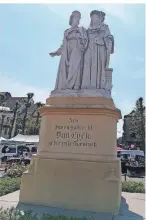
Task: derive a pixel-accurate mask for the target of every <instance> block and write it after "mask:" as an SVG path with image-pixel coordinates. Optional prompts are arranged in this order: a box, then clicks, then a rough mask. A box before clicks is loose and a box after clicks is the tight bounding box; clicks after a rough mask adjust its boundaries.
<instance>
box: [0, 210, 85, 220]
mask: <svg viewBox="0 0 146 220" xmlns="http://www.w3.org/2000/svg"><path fill="white" fill-rule="evenodd" d="M88 219H89V218H88ZM0 220H87V219H86V218H75V217H66V216H52V215H43V216H41V217H39V216H37V215H34V214H32V212H23V211H19V210H16V209H15V208H11V209H6V210H4V209H2V208H1V209H0Z"/></svg>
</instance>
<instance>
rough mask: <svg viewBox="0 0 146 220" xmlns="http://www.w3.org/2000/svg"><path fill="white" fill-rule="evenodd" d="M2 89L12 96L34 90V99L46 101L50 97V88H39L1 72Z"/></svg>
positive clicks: (0, 89)
mask: <svg viewBox="0 0 146 220" xmlns="http://www.w3.org/2000/svg"><path fill="white" fill-rule="evenodd" d="M0 91H1V92H10V93H11V95H12V96H16V97H18V96H26V94H27V93H28V92H33V93H34V94H35V95H34V100H35V101H41V102H45V101H46V98H48V97H49V93H50V90H49V89H46V88H42V89H41V88H37V87H35V86H31V85H27V84H25V83H23V82H19V81H17V79H14V78H10V77H7V76H5V75H4V74H2V73H0Z"/></svg>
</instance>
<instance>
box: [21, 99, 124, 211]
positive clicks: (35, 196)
mask: <svg viewBox="0 0 146 220" xmlns="http://www.w3.org/2000/svg"><path fill="white" fill-rule="evenodd" d="M40 112H41V115H42V120H41V130H40V143H39V149H38V153H37V156H36V157H34V158H33V160H32V164H31V167H30V169H29V170H28V172H26V173H24V174H23V177H22V185H21V190H20V202H21V203H28V204H36V205H44V206H52V207H60V208H67V209H76V210H85V211H93V212H107V213H118V210H119V207H120V201H121V168H120V161H119V160H118V159H117V151H116V142H117V141H116V126H117V120H118V119H119V118H120V117H121V114H120V111H119V110H118V109H117V108H116V107H115V105H114V103H113V100H112V99H106V98H95V97H92V98H91V97H90V98H87V97H86V98H81V97H80V98H75V97H74V98H71V97H64V98H57V97H56V98H55V97H54V98H50V99H48V100H47V105H46V106H44V107H42V109H41V110H40Z"/></svg>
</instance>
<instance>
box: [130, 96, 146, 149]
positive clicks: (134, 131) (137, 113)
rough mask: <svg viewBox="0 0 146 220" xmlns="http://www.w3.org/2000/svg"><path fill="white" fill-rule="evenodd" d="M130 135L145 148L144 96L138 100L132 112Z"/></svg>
mask: <svg viewBox="0 0 146 220" xmlns="http://www.w3.org/2000/svg"><path fill="white" fill-rule="evenodd" d="M130 135H131V136H132V137H134V138H135V139H136V141H137V142H140V147H141V149H142V150H144V149H145V106H144V102H143V98H139V99H138V100H137V101H136V105H135V108H134V110H133V111H132V113H131V123H130Z"/></svg>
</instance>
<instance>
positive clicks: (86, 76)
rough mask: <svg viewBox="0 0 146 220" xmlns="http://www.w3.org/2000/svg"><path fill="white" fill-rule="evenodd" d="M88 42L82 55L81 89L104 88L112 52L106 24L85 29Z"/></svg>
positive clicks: (112, 40) (112, 47)
mask: <svg viewBox="0 0 146 220" xmlns="http://www.w3.org/2000/svg"><path fill="white" fill-rule="evenodd" d="M87 33H88V38H89V44H88V47H87V50H86V52H85V55H84V69H83V80H82V86H81V88H82V89H85V88H92V89H104V87H105V83H106V68H108V63H109V56H110V54H112V53H113V52H114V39H113V36H112V35H111V33H110V30H109V28H108V26H107V25H105V24H103V23H102V24H101V25H100V26H99V27H98V28H93V27H92V26H90V27H89V29H88V30H87Z"/></svg>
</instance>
